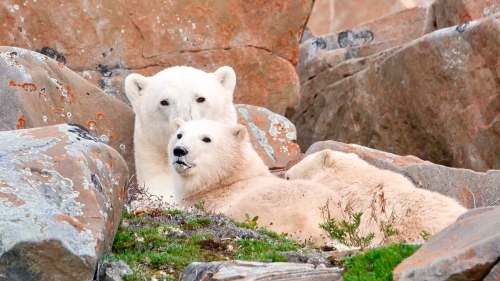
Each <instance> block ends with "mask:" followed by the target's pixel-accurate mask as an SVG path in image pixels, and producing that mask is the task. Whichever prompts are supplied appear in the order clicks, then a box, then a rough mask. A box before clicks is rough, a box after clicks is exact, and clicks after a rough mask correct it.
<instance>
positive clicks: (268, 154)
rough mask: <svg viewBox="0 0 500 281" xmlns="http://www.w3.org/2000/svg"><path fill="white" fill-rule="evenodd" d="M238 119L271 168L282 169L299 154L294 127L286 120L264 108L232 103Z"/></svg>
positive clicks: (272, 169)
mask: <svg viewBox="0 0 500 281" xmlns="http://www.w3.org/2000/svg"><path fill="white" fill-rule="evenodd" d="M236 110H237V112H238V119H239V120H238V121H239V123H240V124H242V125H245V126H246V127H247V129H248V132H249V133H250V141H251V142H252V144H253V147H254V148H255V150H256V151H257V153H258V154H259V156H260V157H261V158H262V160H264V162H265V164H266V165H267V166H268V167H269V168H270V169H271V171H282V170H284V169H285V168H286V167H287V165H288V163H290V162H294V161H295V160H296V159H298V158H299V157H300V154H301V152H300V147H299V145H298V144H297V142H296V141H297V131H296V130H295V126H294V125H293V123H292V122H290V120H288V119H287V118H285V117H284V116H282V115H279V114H276V113H274V112H272V111H270V110H268V109H266V108H263V107H258V106H252V105H244V104H239V105H236Z"/></svg>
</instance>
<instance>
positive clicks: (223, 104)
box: [125, 66, 237, 129]
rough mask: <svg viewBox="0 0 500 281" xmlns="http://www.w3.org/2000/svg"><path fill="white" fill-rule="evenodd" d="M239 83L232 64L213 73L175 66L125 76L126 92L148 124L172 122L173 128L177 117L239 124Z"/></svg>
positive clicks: (137, 111)
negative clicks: (148, 74)
mask: <svg viewBox="0 0 500 281" xmlns="http://www.w3.org/2000/svg"><path fill="white" fill-rule="evenodd" d="M235 86H236V74H235V72H234V70H233V69H232V68H231V67H229V66H223V67H221V68H219V69H217V70H216V71H215V72H213V73H207V72H204V71H202V70H200V69H196V68H192V67H187V66H175V67H170V68H167V69H165V70H163V71H161V72H159V73H157V74H155V75H153V76H151V77H145V76H142V75H140V74H137V73H134V74H130V75H129V76H127V78H126V79H125V93H126V94H127V98H128V99H129V101H130V103H131V104H132V107H133V109H134V112H135V114H136V118H139V120H140V121H141V122H143V123H145V124H169V125H171V126H172V127H173V123H174V120H175V119H177V118H180V119H182V120H184V121H189V120H196V119H211V120H217V121H221V122H225V123H230V124H236V122H237V119H236V118H237V117H236V111H235V109H234V106H233V93H234V89H235ZM173 129H175V128H173Z"/></svg>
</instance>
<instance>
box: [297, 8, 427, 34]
mask: <svg viewBox="0 0 500 281" xmlns="http://www.w3.org/2000/svg"><path fill="white" fill-rule="evenodd" d="M430 2H432V0H350V1H345V0H316V1H315V3H314V7H313V10H312V12H311V16H310V19H309V22H308V23H307V26H308V27H309V28H310V29H311V30H312V32H313V33H314V34H317V35H323V34H329V33H332V32H341V31H344V30H347V29H351V28H353V27H355V26H359V25H361V24H364V23H366V22H370V21H373V20H376V19H379V18H383V17H386V16H388V15H391V14H394V13H397V12H400V11H404V10H406V9H411V8H414V7H417V6H426V5H428V4H429V3H430Z"/></svg>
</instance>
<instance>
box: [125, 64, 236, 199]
mask: <svg viewBox="0 0 500 281" xmlns="http://www.w3.org/2000/svg"><path fill="white" fill-rule="evenodd" d="M235 86H236V74H235V72H234V70H233V69H232V68H231V67H229V66H223V67H220V68H219V69H217V70H216V71H215V72H213V73H207V72H204V71H202V70H200V69H196V68H192V67H187V66H175V67H170V68H167V69H165V70H163V71H161V72H159V73H157V74H155V75H153V76H151V77H145V76H142V75H140V74H137V73H133V74H130V75H128V76H127V78H126V79H125V93H126V95H127V98H128V99H129V101H130V103H131V104H132V108H133V110H134V113H135V130H134V156H135V166H136V176H137V182H138V184H139V185H141V186H144V187H145V188H146V190H147V191H148V192H149V193H150V194H153V195H156V196H162V197H163V199H164V200H165V201H166V202H169V203H176V198H175V196H174V193H173V189H172V184H173V182H172V175H171V173H170V171H169V170H170V164H169V161H168V159H167V157H168V153H167V144H168V141H169V139H170V137H171V135H172V133H173V132H174V131H175V130H176V127H175V125H174V120H175V119H177V118H180V119H181V120H184V121H189V120H194V119H211V120H217V121H220V122H223V123H227V124H236V123H237V115H236V109H235V108H234V105H233V94H234V89H235Z"/></svg>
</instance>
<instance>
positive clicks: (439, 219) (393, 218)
mask: <svg viewBox="0 0 500 281" xmlns="http://www.w3.org/2000/svg"><path fill="white" fill-rule="evenodd" d="M285 177H286V178H287V179H292V180H296V179H307V180H312V181H315V182H318V183H322V184H324V185H326V186H328V187H330V188H331V190H332V191H334V192H335V193H336V194H339V195H340V196H341V197H342V199H341V200H342V202H344V205H347V204H350V206H349V207H350V208H352V209H353V210H355V211H361V212H363V216H362V222H364V223H366V224H374V225H373V227H376V225H377V224H379V225H380V223H385V224H389V223H390V224H392V225H393V226H394V227H395V228H396V230H397V232H398V234H397V235H396V237H394V238H395V239H400V240H401V239H402V240H410V241H415V242H416V241H420V240H421V239H419V238H420V237H419V236H422V232H423V231H425V232H427V233H428V234H431V235H432V234H435V233H437V232H439V231H441V230H442V229H444V228H445V227H446V226H448V225H450V224H452V223H453V222H455V221H456V219H457V218H458V217H459V216H460V215H462V214H463V213H465V212H466V208H464V207H462V206H461V205H460V204H459V203H458V202H457V201H455V200H454V199H452V198H449V197H446V196H444V195H442V194H439V193H437V192H432V191H429V190H425V189H421V188H417V187H415V185H414V184H413V183H412V182H411V181H410V180H409V179H407V178H406V177H404V176H403V175H400V174H398V173H396V172H392V171H389V170H384V169H379V168H378V167H375V166H373V165H371V164H369V163H368V162H366V161H365V160H363V159H361V158H359V157H358V155H356V154H354V153H344V152H338V151H333V150H329V149H326V150H322V151H319V152H316V153H313V154H311V155H308V156H307V157H305V158H304V159H303V160H302V161H300V162H299V163H297V164H296V165H294V166H293V167H292V168H290V169H289V170H288V171H287V172H286V174H285Z"/></svg>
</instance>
